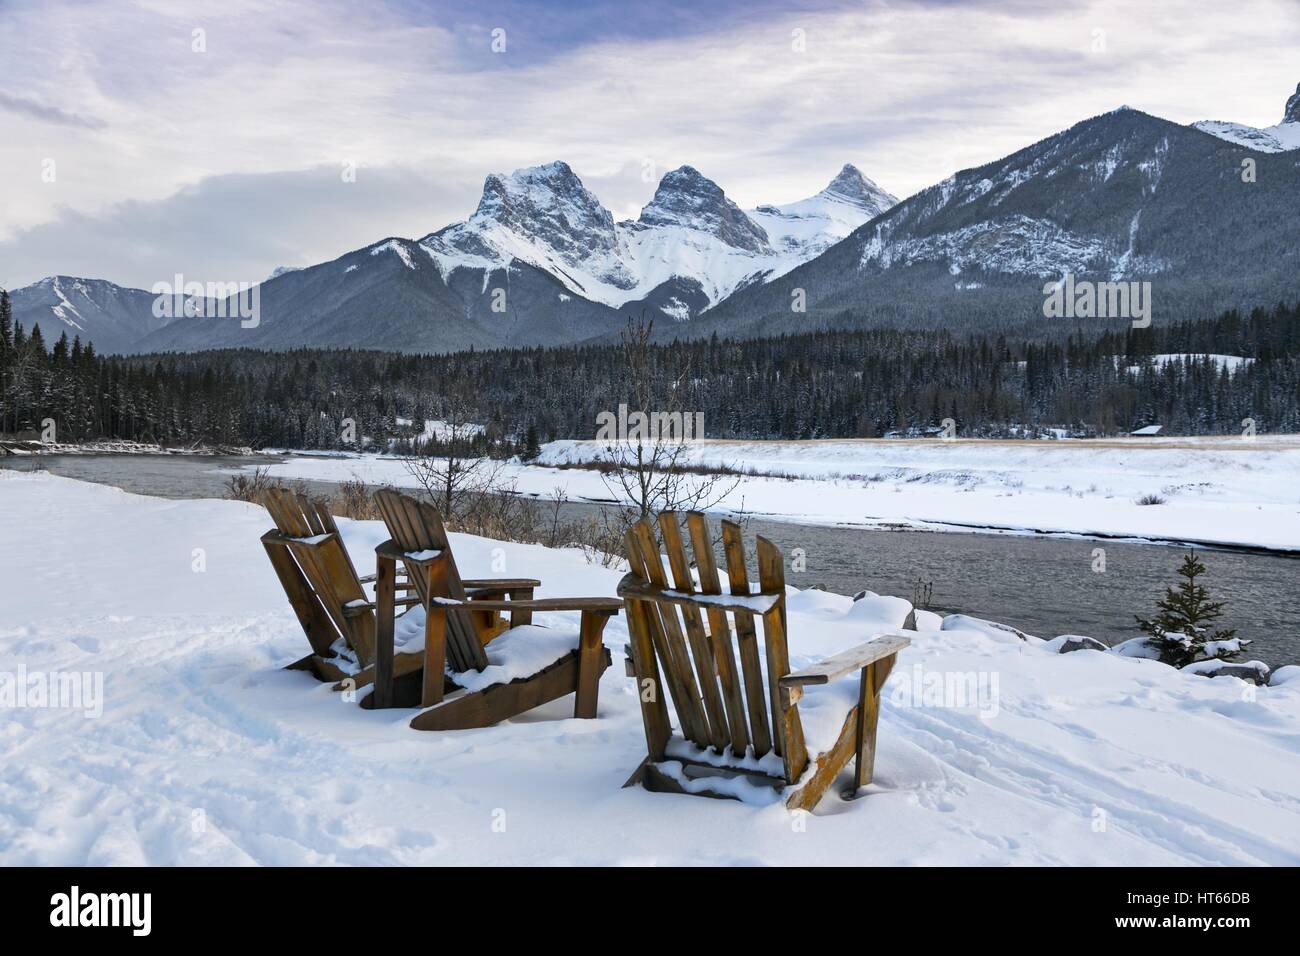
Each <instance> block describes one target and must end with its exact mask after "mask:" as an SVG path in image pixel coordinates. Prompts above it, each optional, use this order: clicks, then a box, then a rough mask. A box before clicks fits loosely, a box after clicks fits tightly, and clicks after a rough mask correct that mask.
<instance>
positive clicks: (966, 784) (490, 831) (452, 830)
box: [0, 472, 1300, 865]
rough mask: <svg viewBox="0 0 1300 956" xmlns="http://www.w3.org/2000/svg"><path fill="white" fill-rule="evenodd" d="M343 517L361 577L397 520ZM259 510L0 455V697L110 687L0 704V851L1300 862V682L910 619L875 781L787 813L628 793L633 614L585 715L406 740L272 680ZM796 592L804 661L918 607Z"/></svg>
mask: <svg viewBox="0 0 1300 956" xmlns="http://www.w3.org/2000/svg"><path fill="white" fill-rule="evenodd" d="M340 524H341V525H342V526H343V533H344V536H345V538H346V539H347V542H348V545H349V548H350V549H351V550H352V552H353V555H354V558H355V561H356V563H357V564H358V566H359V567H362V568H367V567H373V552H372V548H373V547H374V545H375V544H376V543H377V542H378V541H379V540H381V539H382V538H383V537H384V534H383V531H382V527H381V526H379V525H378V524H376V523H373V522H346V521H340ZM267 526H268V519H267V517H266V515H265V513H264V512H263V511H262V510H261V509H260V508H257V507H255V506H253V505H248V504H243V503H239V502H229V501H214V500H203V501H177V500H165V499H157V498H147V497H141V496H135V495H130V494H127V493H125V492H122V491H119V490H117V489H113V488H109V487H105V486H101V485H93V484H85V483H81V482H76V481H72V480H69V479H62V478H56V477H52V476H49V475H46V474H40V473H35V474H26V473H17V472H0V528H3V529H4V539H3V543H4V547H3V548H0V587H2V588H3V600H0V683H2V682H3V679H4V675H13V674H14V673H16V672H17V671H19V669H20V668H22V669H25V671H26V673H27V675H28V676H29V679H30V678H31V675H37V674H47V673H49V672H55V671H57V672H60V673H63V674H68V673H71V672H88V673H90V674H92V675H94V674H100V675H102V680H103V696H102V699H101V700H100V701H99V704H100V705H101V706H102V713H101V714H100V715H99V716H97V717H87V716H85V715H84V714H83V712H82V710H76V709H57V708H48V707H47V708H17V709H13V710H9V711H6V712H4V713H3V716H2V717H0V765H2V766H3V767H4V768H5V772H4V773H3V774H2V775H0V864H4V865H13V864H34V863H42V864H81V863H89V864H128V863H154V864H169V863H174V864H175V863H178V864H242V863H263V864H295V863H302V864H315V863H365V864H389V863H396V864H404V863H413V864H429V863H435V864H436V863H475V864H498V863H515V864H542V863H601V864H604V863H611V864H612V863H624V864H629V863H630V864H643V863H665V864H679V863H681V864H693V863H694V864H726V863H767V864H779V863H789V864H866V863H871V864H899V863H931V864H933V863H944V864H998V863H1018V864H1055V863H1074V864H1122V865H1147V864H1170V863H1188V864H1237V863H1264V864H1290V865H1295V864H1297V863H1300V760H1297V756H1300V753H1298V751H1300V680H1296V679H1292V680H1288V681H1285V682H1284V683H1281V684H1278V685H1276V686H1267V687H1260V688H1254V687H1253V686H1251V685H1247V684H1245V683H1243V682H1242V681H1239V680H1237V679H1235V678H1214V679H1207V678H1204V677H1198V676H1194V675H1189V674H1185V673H1180V672H1178V671H1175V670H1173V669H1172V668H1169V667H1166V666H1164V665H1162V664H1159V663H1157V662H1154V661H1149V660H1142V659H1136V658H1128V657H1123V656H1121V655H1118V654H1111V653H1099V652H1093V651H1079V652H1075V653H1070V654H1063V655H1062V654H1056V653H1054V652H1053V647H1051V646H1047V645H1045V644H1044V643H1043V642H1040V641H1038V640H1036V639H1030V640H1028V641H1021V640H1020V639H1019V638H1017V637H1016V636H1015V635H1013V634H1010V633H1008V632H1005V631H1000V630H997V629H992V628H987V627H981V626H980V625H979V624H978V623H976V622H973V621H970V620H969V619H967V620H964V621H963V620H960V619H953V618H949V619H947V624H948V628H947V629H943V630H935V629H934V628H935V627H936V626H938V623H939V622H938V620H937V618H935V617H933V616H931V615H928V614H922V615H921V621H920V624H921V626H922V628H923V630H921V631H920V632H918V633H916V634H914V635H913V644H912V646H911V647H910V648H908V649H907V650H905V651H904V652H903V653H902V655H901V656H900V658H899V663H898V667H897V668H896V669H895V672H894V675H893V676H892V677H891V679H890V682H889V684H888V685H887V687H886V692H885V694H886V699H885V704H884V708H883V713H882V717H881V730H880V749H879V754H878V756H877V762H876V782H875V783H874V784H873V785H872V786H871V787H870V788H869V790H868V791H867V792H866V794H865V795H864V796H863V798H862V799H859V800H856V801H852V802H843V801H842V800H841V799H840V798H839V797H838V796H837V795H836V794H837V791H838V787H836V788H833V789H832V794H831V795H830V796H828V798H827V799H826V800H824V801H823V803H822V804H821V806H820V807H819V808H818V810H817V812H816V814H815V815H813V816H812V817H811V818H807V819H798V818H791V817H790V816H789V815H788V814H787V813H786V812H785V811H784V810H783V809H782V808H781V807H780V806H776V805H769V806H751V805H748V804H741V803H735V802H730V801H726V802H724V801H714V800H703V799H698V798H691V797H683V796H670V795H663V794H651V793H646V792H643V791H642V790H640V789H636V788H633V789H626V790H625V789H621V784H622V783H623V781H624V780H625V779H626V777H627V776H628V774H629V773H631V771H632V770H633V768H635V766H636V765H637V763H638V762H639V761H640V759H641V757H642V754H643V748H644V736H643V734H642V730H641V726H640V718H639V713H638V707H637V703H636V698H635V696H634V694H633V688H632V685H631V681H630V680H629V679H628V678H627V677H626V676H624V673H623V668H622V660H621V658H622V647H623V645H624V643H625V641H626V630H625V627H624V624H623V620H622V618H621V617H620V618H617V619H615V620H614V621H613V622H612V623H611V625H610V627H609V629H608V630H607V632H606V633H607V642H608V644H609V645H610V646H611V647H612V648H614V658H615V665H614V666H613V667H611V668H610V669H609V670H608V671H607V672H606V673H605V676H604V679H603V681H602V683H601V696H600V714H599V719H597V720H590V721H581V720H574V719H572V718H571V717H570V714H571V707H572V701H571V700H561V701H558V702H555V703H553V704H550V705H547V706H546V707H543V708H541V709H539V710H537V711H535V712H533V713H530V714H528V715H526V716H525V717H522V718H520V719H518V720H515V721H511V722H508V723H506V724H503V725H499V726H497V727H494V728H489V729H484V730H475V731H466V732H459V733H441V734H438V733H420V732H418V731H413V730H410V729H409V728H408V727H407V726H406V725H407V721H408V720H409V718H410V713H409V712H408V711H382V712H372V711H363V710H361V709H360V708H358V707H357V706H356V705H355V704H349V703H345V702H344V701H343V700H342V699H341V698H340V696H339V695H336V694H333V693H331V692H330V690H329V689H328V688H327V687H326V686H324V685H321V684H318V683H316V682H315V681H314V680H312V679H311V678H310V677H309V676H307V675H305V674H303V673H299V672H292V673H291V672H287V671H284V670H281V669H280V668H281V667H282V666H283V665H284V664H286V663H288V662H289V661H291V660H294V659H295V658H297V657H299V656H300V655H301V654H302V653H304V652H305V650H306V642H305V639H304V637H303V636H302V633H301V631H300V630H299V628H298V625H297V622H296V620H295V618H294V616H293V614H292V612H291V611H290V609H289V607H288V605H287V603H286V601H285V598H284V595H283V593H282V592H281V590H280V588H279V585H278V584H277V582H276V580H275V576H274V574H273V573H272V571H271V568H270V566H269V563H268V562H267V560H266V558H265V556H264V554H263V552H262V549H261V546H260V544H259V543H258V536H259V535H260V534H261V533H262V532H263V531H264V530H265V529H266V527H267ZM453 543H454V546H455V548H456V553H457V558H458V562H459V564H460V567H461V571H462V573H464V574H469V575H474V576H478V575H484V574H489V573H497V574H500V573H505V574H509V575H535V576H538V577H541V578H542V579H543V580H544V581H545V582H546V587H545V588H543V589H542V592H541V595H540V596H560V595H576V594H612V593H613V592H614V586H615V582H616V581H617V579H618V577H619V572H617V571H611V570H607V569H603V568H599V567H595V566H591V565H588V564H586V563H584V561H583V559H582V558H581V556H580V555H578V554H577V553H575V552H567V551H549V550H547V549H544V548H541V547H537V546H529V545H516V544H502V543H499V542H493V541H488V540H484V539H479V538H473V537H467V536H464V535H453ZM498 548H499V549H502V550H501V551H500V552H499V553H497V554H496V555H494V553H493V552H494V549H498ZM196 549H199V550H196ZM501 555H504V558H505V567H504V569H503V568H502V566H501V564H500V561H499V560H496V561H495V562H494V558H497V559H499V558H500V557H501ZM494 564H495V566H494ZM789 606H790V634H791V636H790V643H791V652H792V657H793V659H794V663H795V665H796V666H798V665H799V664H801V663H805V662H807V661H809V660H811V659H813V658H816V657H819V656H821V655H823V654H825V653H828V652H832V651H834V650H837V649H841V648H843V647H845V646H848V645H851V644H856V643H858V642H860V641H861V640H863V639H866V638H868V637H870V636H872V634H873V633H876V632H877V631H878V630H879V629H880V627H881V626H882V621H883V620H884V618H885V617H887V616H889V615H890V614H892V615H895V616H896V615H897V614H898V612H899V611H900V610H901V609H903V608H904V607H905V606H906V604H905V602H894V601H886V600H878V601H874V602H867V603H860V604H859V605H853V604H852V603H851V601H850V599H849V598H846V597H841V596H838V595H833V594H827V593H824V592H818V591H806V592H798V593H791V594H790V596H789ZM539 622H540V623H551V624H556V623H566V622H567V623H573V621H572V616H569V615H544V616H542V617H541V618H539ZM935 675H938V676H940V677H942V678H949V679H951V678H953V677H955V676H957V675H971V677H972V678H973V679H975V680H976V684H977V685H978V686H981V687H983V688H984V694H983V695H981V696H980V697H979V698H978V699H976V700H975V701H973V702H968V704H969V703H973V706H971V705H968V706H964V707H958V706H946V704H947V705H951V704H952V703H954V702H953V701H951V700H948V701H945V700H944V699H942V696H941V697H940V699H934V698H933V697H932V696H931V694H930V693H929V692H928V691H924V690H923V689H924V688H928V687H932V686H933V685H932V684H931V683H930V681H932V680H933V679H934V677H935ZM917 688H922V690H921V691H918V690H917ZM818 691H819V689H818V688H813V689H812V690H810V691H809V694H810V695H812V694H816V693H818ZM83 709H92V710H93V709H95V708H85V707H83Z"/></svg>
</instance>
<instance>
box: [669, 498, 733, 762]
mask: <svg viewBox="0 0 1300 956" xmlns="http://www.w3.org/2000/svg"><path fill="white" fill-rule="evenodd" d="M679 521H680V517H679V516H678V514H677V512H675V511H665V512H664V513H663V514H661V515H660V516H659V531H660V533H661V534H662V535H663V540H664V551H665V552H667V554H668V567H669V570H670V571H671V572H672V575H673V585H674V587H675V588H676V589H677V590H678V591H681V592H683V593H685V594H694V593H695V583H694V582H693V581H692V580H691V568H690V563H689V561H688V560H687V558H686V546H685V545H684V544H683V543H682V529H681V525H680V524H679V523H678V522H679ZM680 611H681V615H682V621H683V623H684V624H685V626H686V639H687V641H688V642H689V643H690V647H691V657H692V659H693V660H694V662H695V676H696V679H697V680H698V681H699V687H700V696H701V698H702V699H703V703H704V716H705V717H706V718H707V719H708V734H709V742H710V743H711V744H713V747H714V748H715V749H716V750H717V751H718V753H722V751H723V750H724V749H726V746H727V743H728V742H729V740H730V736H731V735H730V731H729V729H728V726H727V717H726V712H725V710H724V708H723V704H722V695H721V694H720V693H719V692H718V669H717V663H716V662H715V661H714V658H713V650H712V648H710V647H709V639H708V636H707V635H706V633H705V631H704V618H703V617H702V616H701V614H700V609H699V608H698V607H682V608H681V609H680Z"/></svg>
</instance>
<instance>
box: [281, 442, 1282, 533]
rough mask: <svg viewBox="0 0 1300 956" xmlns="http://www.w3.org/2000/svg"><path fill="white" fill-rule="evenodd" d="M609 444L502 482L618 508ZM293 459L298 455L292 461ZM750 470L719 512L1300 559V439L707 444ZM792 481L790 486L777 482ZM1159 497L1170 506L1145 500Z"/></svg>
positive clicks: (332, 470) (351, 459)
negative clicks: (1242, 550)
mask: <svg viewBox="0 0 1300 956" xmlns="http://www.w3.org/2000/svg"><path fill="white" fill-rule="evenodd" d="M600 452H601V446H600V445H599V444H598V443H596V442H575V441H563V442H552V443H550V444H548V445H546V446H544V447H543V450H542V457H541V458H540V459H539V461H538V462H537V463H536V464H533V465H511V466H508V467H507V468H506V469H505V471H504V473H503V477H504V478H506V479H507V480H512V481H514V482H515V485H516V487H517V488H518V490H519V491H520V492H522V493H525V494H532V495H539V496H542V497H548V496H553V495H554V494H555V492H556V489H557V488H559V489H563V490H564V491H565V492H566V493H567V494H568V495H569V497H570V498H573V499H575V500H589V501H600V500H608V499H609V497H610V495H611V491H610V488H609V487H608V486H607V485H606V483H605V482H604V481H603V480H602V479H601V477H600V475H599V474H598V473H596V472H595V471H592V470H588V469H582V468H573V467H567V468H566V467H560V466H564V465H572V464H575V463H582V462H590V461H592V460H594V459H595V458H597V457H598V456H599V455H600ZM285 454H289V455H293V453H291V452H290V453H285ZM689 458H690V461H691V462H692V463H693V464H698V465H706V466H717V465H727V466H730V467H733V468H737V469H740V470H742V471H752V472H756V473H757V474H752V475H746V476H745V477H743V478H742V479H741V481H740V484H739V485H738V487H737V488H736V489H735V490H734V491H733V492H732V493H731V494H730V495H728V496H727V498H726V499H725V500H724V501H723V502H722V503H721V504H720V506H719V510H727V509H730V510H744V511H746V512H748V513H751V514H753V515H756V516H762V517H771V518H776V519H780V520H785V521H795V522H803V523H808V524H821V525H835V524H852V525H861V526H865V527H903V528H918V529H928V530H941V531H971V530H997V531H1006V532H1011V533H1040V534H1078V535H1092V536H1098V537H1119V538H1135V539H1146V540H1158V541H1176V542H1191V543H1199V544H1210V545H1221V546H1229V547H1250V548H1263V549H1274V550H1284V551H1300V489H1297V487H1296V484H1295V476H1296V475H1297V474H1300V436H1294V435H1288V436H1260V437H1257V438H1255V439H1253V440H1245V439H1237V438H1213V439H1188V438H1178V439H1172V438H1171V439H1141V440H1139V439H1132V440H1109V441H1100V440H1099V441H1054V442H1052V441H981V440H970V441H966V440H959V441H952V442H945V441H938V440H919V441H886V440H844V441H811V442H712V441H704V442H699V443H696V444H694V445H692V447H691V448H690V454H689ZM270 470H271V474H272V475H275V476H277V477H282V478H304V479H309V480H317V481H344V480H347V479H349V478H352V477H354V476H357V477H360V478H363V479H365V480H366V481H368V482H373V483H388V484H394V485H398V486H406V487H411V486H414V485H415V482H414V481H413V479H412V478H411V476H410V474H409V473H408V471H407V469H406V466H405V465H404V463H403V462H402V461H401V460H399V459H395V458H390V457H384V456H377V455H361V456H345V455H331V456H310V457H307V456H301V455H297V456H293V457H291V458H290V459H289V460H288V461H284V462H281V463H276V464H272V465H271V466H270ZM772 476H779V477H772ZM1151 495H1154V496H1156V497H1157V498H1159V499H1162V501H1163V503H1162V504H1154V505H1143V504H1138V501H1139V500H1141V499H1143V498H1145V497H1146V496H1151Z"/></svg>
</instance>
